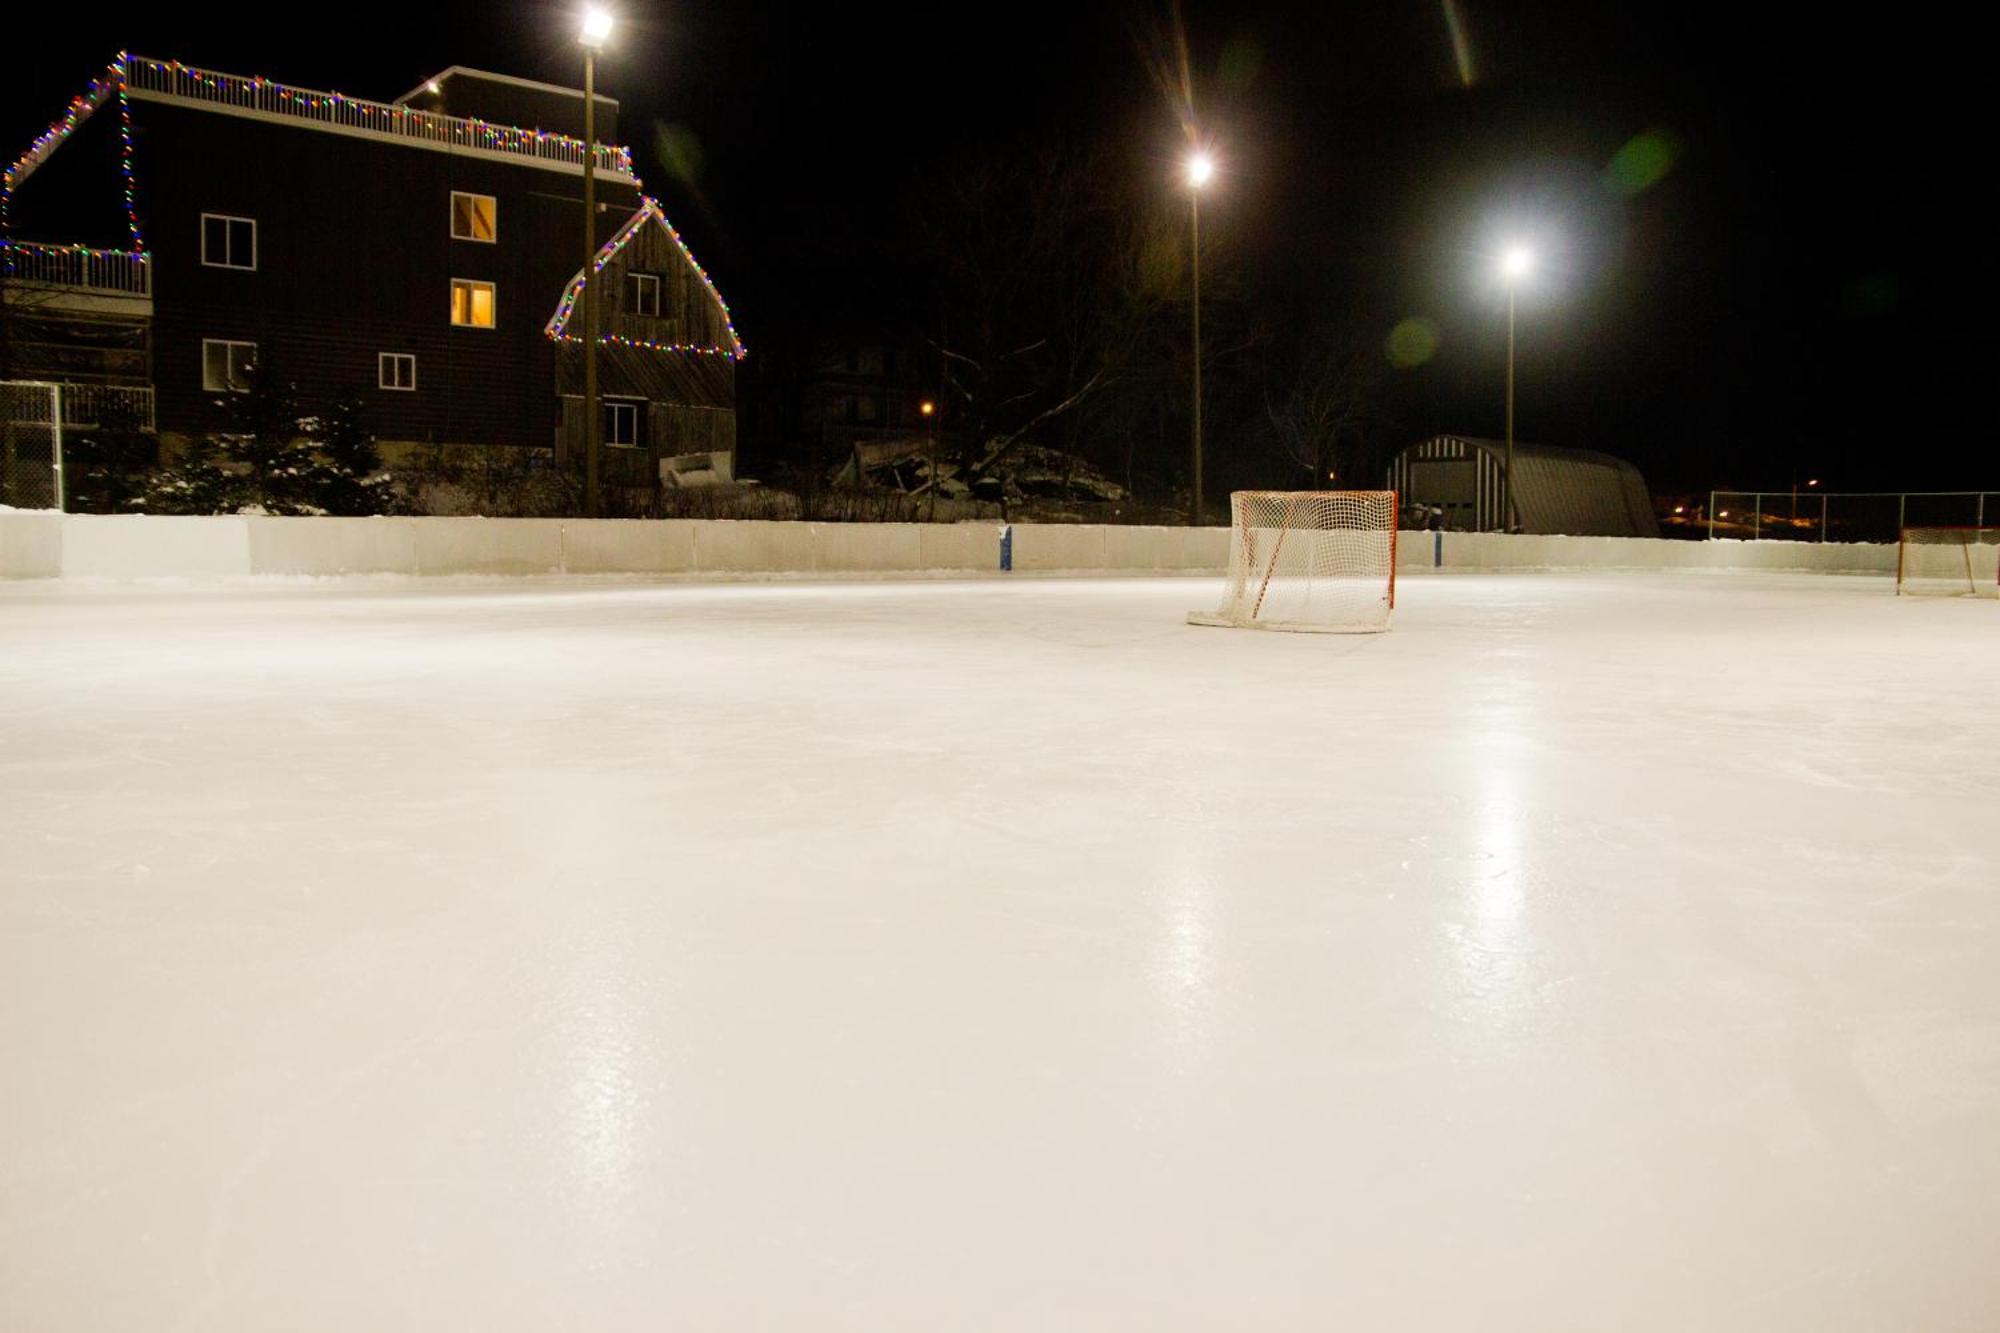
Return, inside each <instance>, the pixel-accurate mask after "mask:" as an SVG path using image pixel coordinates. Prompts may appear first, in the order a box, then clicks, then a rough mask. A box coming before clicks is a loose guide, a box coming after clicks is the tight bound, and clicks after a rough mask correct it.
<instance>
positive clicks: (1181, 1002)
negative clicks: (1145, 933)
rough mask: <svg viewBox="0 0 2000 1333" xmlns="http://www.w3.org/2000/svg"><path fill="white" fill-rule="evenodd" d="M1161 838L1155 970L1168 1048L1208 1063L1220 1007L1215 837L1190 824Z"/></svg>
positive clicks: (1155, 984) (1175, 828)
mask: <svg viewBox="0 0 2000 1333" xmlns="http://www.w3.org/2000/svg"><path fill="white" fill-rule="evenodd" d="M1169 827H1171V828H1172V829H1174V830H1175V833H1174V835H1173V836H1169V837H1166V838H1164V839H1162V843H1161V846H1160V848H1159V852H1160V856H1159V860H1158V861H1157V863H1156V867H1157V869H1156V874H1155V878H1154V881H1153V882H1154V884H1155V885H1156V886H1157V890H1158V893H1159V909H1160V910H1159V934H1158V936H1157V943H1156V944H1155V946H1154V949H1153V960H1152V966H1151V971H1152V974H1153V980H1154V986H1155V988H1156V990H1157V993H1158V995H1159V1000H1160V1006H1161V1010H1162V1012H1163V1013H1164V1014H1165V1015H1166V1022H1167V1025H1168V1026H1167V1029H1166V1030H1165V1031H1164V1032H1163V1033H1162V1036H1163V1038H1164V1039H1165V1043H1166V1044H1167V1045H1168V1046H1170V1047H1172V1048H1173V1049H1175V1050H1176V1051H1178V1052H1179V1055H1180V1058H1181V1059H1183V1060H1187V1061H1198V1060H1201V1059H1204V1058H1206V1056H1207V1054H1208V1051H1209V1046H1210V1040H1211V1037H1212V1028H1213V1023H1214V1007H1215V984H1216V980H1215V930H1216V922H1215V904H1216V901H1217V895H1216V893H1215V877H1214V876H1213V875H1212V874H1210V873H1209V870H1208V861H1209V859H1210V858H1212V857H1213V856H1215V855H1217V854H1218V851H1219V849H1218V848H1217V847H1216V845H1215V841H1214V838H1213V836H1212V835H1210V834H1206V833H1204V831H1203V830H1201V829H1200V828H1197V827H1192V826H1189V825H1183V824H1175V825H1171V826H1169Z"/></svg>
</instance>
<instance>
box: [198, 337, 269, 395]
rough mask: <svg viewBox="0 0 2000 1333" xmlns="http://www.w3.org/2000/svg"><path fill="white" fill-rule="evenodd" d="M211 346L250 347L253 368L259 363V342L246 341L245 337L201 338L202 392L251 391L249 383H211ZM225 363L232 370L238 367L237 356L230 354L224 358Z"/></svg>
mask: <svg viewBox="0 0 2000 1333" xmlns="http://www.w3.org/2000/svg"><path fill="white" fill-rule="evenodd" d="M211 347H229V348H236V347H247V348H249V349H250V366H251V368H252V369H255V367H256V365H257V344H256V343H253V342H249V341H246V340H244V339H242V338H203V339H202V340H201V390H202V392H203V393H248V392H250V386H249V385H248V384H212V383H210V382H209V378H208V349H209V348H211ZM224 364H225V365H227V366H228V367H229V368H230V369H231V370H234V369H235V368H236V358H235V357H234V356H228V357H225V358H224Z"/></svg>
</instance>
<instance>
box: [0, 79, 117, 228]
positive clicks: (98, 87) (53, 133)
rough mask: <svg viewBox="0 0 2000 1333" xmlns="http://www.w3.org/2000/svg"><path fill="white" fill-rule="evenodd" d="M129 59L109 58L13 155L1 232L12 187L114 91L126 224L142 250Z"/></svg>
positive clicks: (0, 202)
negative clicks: (51, 120)
mask: <svg viewBox="0 0 2000 1333" xmlns="http://www.w3.org/2000/svg"><path fill="white" fill-rule="evenodd" d="M128 61H129V57H128V56H127V54H126V53H125V52H123V51H120V52H119V53H118V58H117V59H116V60H114V61H112V62H111V66H110V68H109V69H107V70H106V71H105V72H104V76H103V77H102V78H98V79H93V80H91V83H90V88H89V90H88V91H86V92H84V93H82V94H80V95H78V96H76V97H73V98H71V99H70V103H69V107H68V109H67V110H65V111H64V113H63V116H62V119H60V120H58V121H57V122H56V123H55V124H53V125H51V126H49V128H48V129H46V130H44V131H43V132H42V133H41V135H40V136H39V137H37V138H36V140H35V141H34V142H33V143H32V144H29V145H28V151H27V152H25V153H23V154H21V156H20V157H18V158H16V159H15V161H14V163H13V165H12V166H10V167H8V168H7V172H6V175H5V177H4V178H0V232H4V231H5V230H6V229H7V228H8V226H9V225H10V224H11V222H12V221H13V218H12V207H13V202H14V190H15V188H16V187H17V186H19V185H20V183H21V182H22V181H24V180H26V179H27V178H28V177H29V176H30V175H31V174H32V173H33V172H34V170H35V168H36V167H39V166H40V165H41V164H42V163H43V162H45V161H47V160H48V156H49V154H51V153H53V152H55V150H56V149H57V148H59V147H61V145H62V144H63V142H64V141H65V140H66V139H68V138H69V137H70V135H72V134H74V133H76V132H77V130H78V129H79V128H81V127H82V126H83V124H84V122H85V121H88V120H89V119H90V118H91V117H92V116H93V115H95V114H96V113H97V109H98V108H99V107H101V106H103V105H104V102H105V99H106V98H108V97H110V96H111V94H112V93H114V92H115V93H117V95H118V136H119V146H118V168H119V171H120V172H121V173H122V175H123V177H124V192H125V226H126V230H127V231H129V232H130V233H131V235H132V249H133V250H136V251H144V250H145V248H146V234H145V230H144V229H143V228H142V227H141V226H140V225H139V186H138V181H137V179H136V177H135V175H134V173H133V166H132V103H131V101H130V99H129V98H127V96H126V81H125V76H126V68H127V63H128ZM55 248H64V247H55ZM69 248H72V249H76V250H81V251H83V252H84V253H95V254H102V255H110V254H119V253H122V252H121V251H116V250H100V251H90V250H89V247H69Z"/></svg>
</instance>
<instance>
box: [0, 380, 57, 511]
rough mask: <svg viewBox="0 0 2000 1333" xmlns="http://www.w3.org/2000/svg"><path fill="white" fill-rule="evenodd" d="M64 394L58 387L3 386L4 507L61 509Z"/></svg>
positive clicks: (0, 492) (0, 480)
mask: <svg viewBox="0 0 2000 1333" xmlns="http://www.w3.org/2000/svg"><path fill="white" fill-rule="evenodd" d="M61 395H62V390H61V389H60V388H59V387H58V386H56V385H54V384H42V383H37V382H34V381H25V380H4V381H0V505H6V506H8V507H10V508H13V509H61V508H62V507H63V471H62V457H63V450H62V438H63V428H62V397H61Z"/></svg>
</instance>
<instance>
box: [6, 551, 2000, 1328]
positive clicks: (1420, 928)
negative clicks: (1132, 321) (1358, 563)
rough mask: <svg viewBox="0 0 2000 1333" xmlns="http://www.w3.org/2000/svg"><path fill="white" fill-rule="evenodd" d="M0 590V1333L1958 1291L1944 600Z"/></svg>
mask: <svg viewBox="0 0 2000 1333" xmlns="http://www.w3.org/2000/svg"><path fill="white" fill-rule="evenodd" d="M1216 593H1217V588H1216V585H1215V583H1213V582H1212V581H1208V580H1196V581H1186V580H1182V581H1106V582H1059V581H1022V582H1004V581H999V580H989V581H981V582H976V583H965V584H939V583H924V584H900V585H899V584H872V585H865V586H842V585H829V584H812V585H736V586H729V587H701V586H689V585H680V586H644V585H635V584H628V585H600V586H594V587H593V586H585V587H575V586H568V587H565V586H558V585H553V584H549V583H539V584H538V583H499V582H495V583H487V584H479V585H468V584H460V585H456V586H435V585H427V584H420V583H413V582H380V583H366V582H355V583H331V584H301V585H295V586H280V587H275V588H269V587H265V588H256V589H246V588H235V589H225V590H214V589H211V590H203V589H199V588H194V587H182V588H178V589H175V588H130V587H125V588H120V587H116V586H100V587H96V588H82V589H79V588H76V587H64V586H62V585H57V584H19V585H13V586H0V812H4V813H0V1328H6V1329H10V1330H11V1329H20V1330H38V1331H39V1330H58V1331H61V1333H73V1331H76V1330H120V1331H126V1330H138V1329H145V1330H172V1329H189V1330H192V1329H229V1330H273V1329H285V1330H341V1331H342V1333H346V1331H348V1330H356V1329H367V1330H370V1331H371V1333H385V1331H387V1330H436V1329H446V1328H452V1329H457V1328H465V1329H480V1330H538V1331H539V1330H550V1329H588V1330H593V1331H599V1333H601V1331H604V1330H640V1329H645V1330H655V1329H667V1328H672V1329H689V1330H734V1329H759V1330H792V1329H798V1330H827V1329H853V1330H870V1331H871V1333H873V1331H877V1330H923V1331H924V1333H935V1331H937V1330H947V1329H949V1330H957V1329H979V1330H986V1329H991V1330H1019V1329H1043V1330H1047V1329H1063V1330H1093V1331H1095V1330H1126V1329H1131V1330H1149V1331H1150V1330H1202V1331H1204V1333H1206V1331H1207V1330H1218V1329H1236V1328H1241V1329H1256V1330H1274V1329H1285V1330H1292V1329H1312V1330H1323V1329H1333V1328H1339V1329H1357V1330H1374V1329H1451V1330H1461V1329H1483V1330H1493V1329H1505V1330H1514V1329H1519V1330H1538V1331H1539V1330H1567V1329H1578V1330H1582V1329H1590V1330H1601V1329H1612V1328H1616V1329H1621V1330H1653V1329H1661V1330H1665V1329H1675V1330H1679V1329H1704V1330H1739V1329H1740V1330H1760V1331H1761V1330H1773V1329H1784V1330H1791V1329H1800V1330H1814V1331H1815V1333H1823V1331H1825V1330H1847V1329H1855V1330H1859V1329H1883V1330H1913V1329H1924V1330H1931V1331H1935V1330H1967V1331H1968V1333H1970V1331H1971V1330H1991V1329H1994V1328H2000V710H1996V707H1995V704H1994V699H1995V664H1996V662H2000V608H1997V607H1995V606H1994V605H1993V604H1992V603H1990V602H1954V601H1910V600H1905V601H1901V602H1899V601H1898V600H1897V599H1896V598H1895V597H1894V596H1893V595H1892V591H1891V587H1890V585H1889V583H1888V582H1886V581H1884V580H1881V579H1841V578H1812V577H1792V578H1781V577H1762V578H1760V577H1747V576H1746V577H1728V576H1681V577H1671V576H1625V577H1584V576H1573V577H1564V576H1544V577H1539V578H1513V577H1497V576H1489V577H1478V576H1471V577H1456V578H1430V579H1411V580H1408V581H1406V583H1405V584H1404V588H1403V593H1404V600H1403V606H1402V609H1401V610H1400V611H1399V613H1398V620H1397V625H1396V627H1395V629H1394V630H1393V631H1392V632H1391V633H1389V634H1387V635H1383V636H1378V637H1333V636H1290V635H1276V634H1256V633H1244V632H1236V631H1227V630H1211V629H1193V628H1189V627H1187V626H1185V625H1184V624H1182V623H1181V617H1182V613H1183V612H1185V611H1186V610H1188V609H1190V608H1194V607H1201V606H1213V604H1214V602H1215V599H1216Z"/></svg>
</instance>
